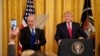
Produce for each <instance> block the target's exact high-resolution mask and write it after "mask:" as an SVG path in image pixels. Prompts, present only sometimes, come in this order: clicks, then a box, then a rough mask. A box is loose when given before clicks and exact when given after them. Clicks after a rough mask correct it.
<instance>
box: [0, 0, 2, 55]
mask: <svg viewBox="0 0 100 56" xmlns="http://www.w3.org/2000/svg"><path fill="white" fill-rule="evenodd" d="M0 56H2V0H0Z"/></svg>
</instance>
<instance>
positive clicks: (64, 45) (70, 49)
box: [58, 39, 94, 56]
mask: <svg viewBox="0 0 100 56" xmlns="http://www.w3.org/2000/svg"><path fill="white" fill-rule="evenodd" d="M58 56H94V52H93V41H92V40H91V39H62V41H61V43H60V45H59V46H58Z"/></svg>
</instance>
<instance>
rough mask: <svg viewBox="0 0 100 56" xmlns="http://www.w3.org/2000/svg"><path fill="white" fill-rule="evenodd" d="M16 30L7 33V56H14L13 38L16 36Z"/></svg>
mask: <svg viewBox="0 0 100 56" xmlns="http://www.w3.org/2000/svg"><path fill="white" fill-rule="evenodd" d="M18 32H19V30H18V28H17V29H16V30H10V32H9V43H8V54H7V56H16V48H15V42H14V40H15V37H16V36H17V35H18Z"/></svg>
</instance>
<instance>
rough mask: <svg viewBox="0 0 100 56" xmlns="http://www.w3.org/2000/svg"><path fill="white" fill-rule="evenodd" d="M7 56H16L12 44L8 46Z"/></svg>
mask: <svg viewBox="0 0 100 56" xmlns="http://www.w3.org/2000/svg"><path fill="white" fill-rule="evenodd" d="M7 56H16V50H15V45H14V44H9V45H8V55H7Z"/></svg>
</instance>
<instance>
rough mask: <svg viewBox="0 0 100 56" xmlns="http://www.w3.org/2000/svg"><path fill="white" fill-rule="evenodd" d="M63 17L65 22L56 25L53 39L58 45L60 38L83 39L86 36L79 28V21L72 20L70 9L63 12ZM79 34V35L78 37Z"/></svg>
mask: <svg viewBox="0 0 100 56" xmlns="http://www.w3.org/2000/svg"><path fill="white" fill-rule="evenodd" d="M64 19H65V22H62V23H60V24H58V25H57V30H56V34H55V40H56V41H57V43H58V45H60V42H61V39H83V38H87V37H88V36H87V35H86V34H85V32H84V31H83V30H82V29H81V27H80V24H79V23H76V22H72V19H73V13H72V12H71V11H67V12H65V13H64ZM79 36H81V37H80V38H78V37H79Z"/></svg>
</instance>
